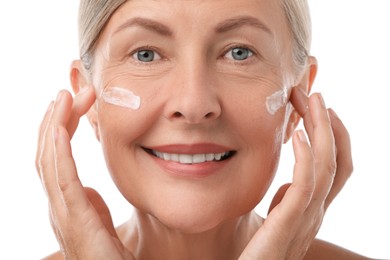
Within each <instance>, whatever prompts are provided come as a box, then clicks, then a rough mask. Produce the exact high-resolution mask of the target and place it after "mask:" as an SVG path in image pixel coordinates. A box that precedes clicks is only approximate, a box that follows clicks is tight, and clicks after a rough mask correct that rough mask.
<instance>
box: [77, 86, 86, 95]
mask: <svg viewBox="0 0 390 260" xmlns="http://www.w3.org/2000/svg"><path fill="white" fill-rule="evenodd" d="M88 89H89V87H88V86H86V87H82V88H81V89H80V91H79V93H78V95H82V94H84V93H86V92H88Z"/></svg>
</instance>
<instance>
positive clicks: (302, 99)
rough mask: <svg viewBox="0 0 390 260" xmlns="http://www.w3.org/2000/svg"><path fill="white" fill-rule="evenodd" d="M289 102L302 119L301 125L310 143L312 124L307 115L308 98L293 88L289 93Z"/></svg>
mask: <svg viewBox="0 0 390 260" xmlns="http://www.w3.org/2000/svg"><path fill="white" fill-rule="evenodd" d="M290 102H291V104H292V105H293V106H294V108H295V111H297V113H298V114H299V115H300V116H301V117H302V118H303V124H304V126H305V130H306V132H307V133H308V136H309V140H310V142H311V141H312V139H313V123H312V120H311V116H310V113H309V97H308V96H307V94H306V93H305V92H304V91H303V90H302V89H301V88H299V87H294V88H293V89H292V91H291V95H290Z"/></svg>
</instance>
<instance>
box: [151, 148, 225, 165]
mask: <svg viewBox="0 0 390 260" xmlns="http://www.w3.org/2000/svg"><path fill="white" fill-rule="evenodd" d="M152 153H153V154H154V155H155V156H157V157H158V158H160V159H163V160H165V161H174V162H180V163H183V164H196V163H204V162H210V161H214V160H215V161H220V160H221V159H222V158H223V157H225V156H227V155H228V154H229V152H224V153H208V154H173V153H162V152H158V151H152Z"/></svg>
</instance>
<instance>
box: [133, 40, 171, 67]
mask: <svg viewBox="0 0 390 260" xmlns="http://www.w3.org/2000/svg"><path fill="white" fill-rule="evenodd" d="M140 51H153V52H154V53H155V55H156V54H157V55H158V56H159V59H158V60H153V61H151V62H144V61H140V60H137V59H134V58H133V56H134V55H136V54H137V53H138V52H140ZM128 56H129V57H130V58H131V59H133V60H134V62H136V63H138V64H142V65H151V64H153V63H155V62H158V61H160V60H163V59H164V56H163V55H161V54H160V50H158V49H157V48H155V47H152V46H149V45H146V46H142V47H139V48H137V49H135V50H133V51H132V52H130V53H129V55H128Z"/></svg>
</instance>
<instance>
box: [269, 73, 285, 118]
mask: <svg viewBox="0 0 390 260" xmlns="http://www.w3.org/2000/svg"><path fill="white" fill-rule="evenodd" d="M290 86H292V79H291V77H287V76H284V79H283V85H282V89H280V90H278V91H276V92H274V93H273V94H271V95H270V96H268V97H266V101H265V104H266V107H267V111H268V113H269V114H270V115H272V116H273V115H275V113H276V112H278V111H279V109H281V108H283V107H285V106H286V105H287V103H288V90H289V88H290Z"/></svg>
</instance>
